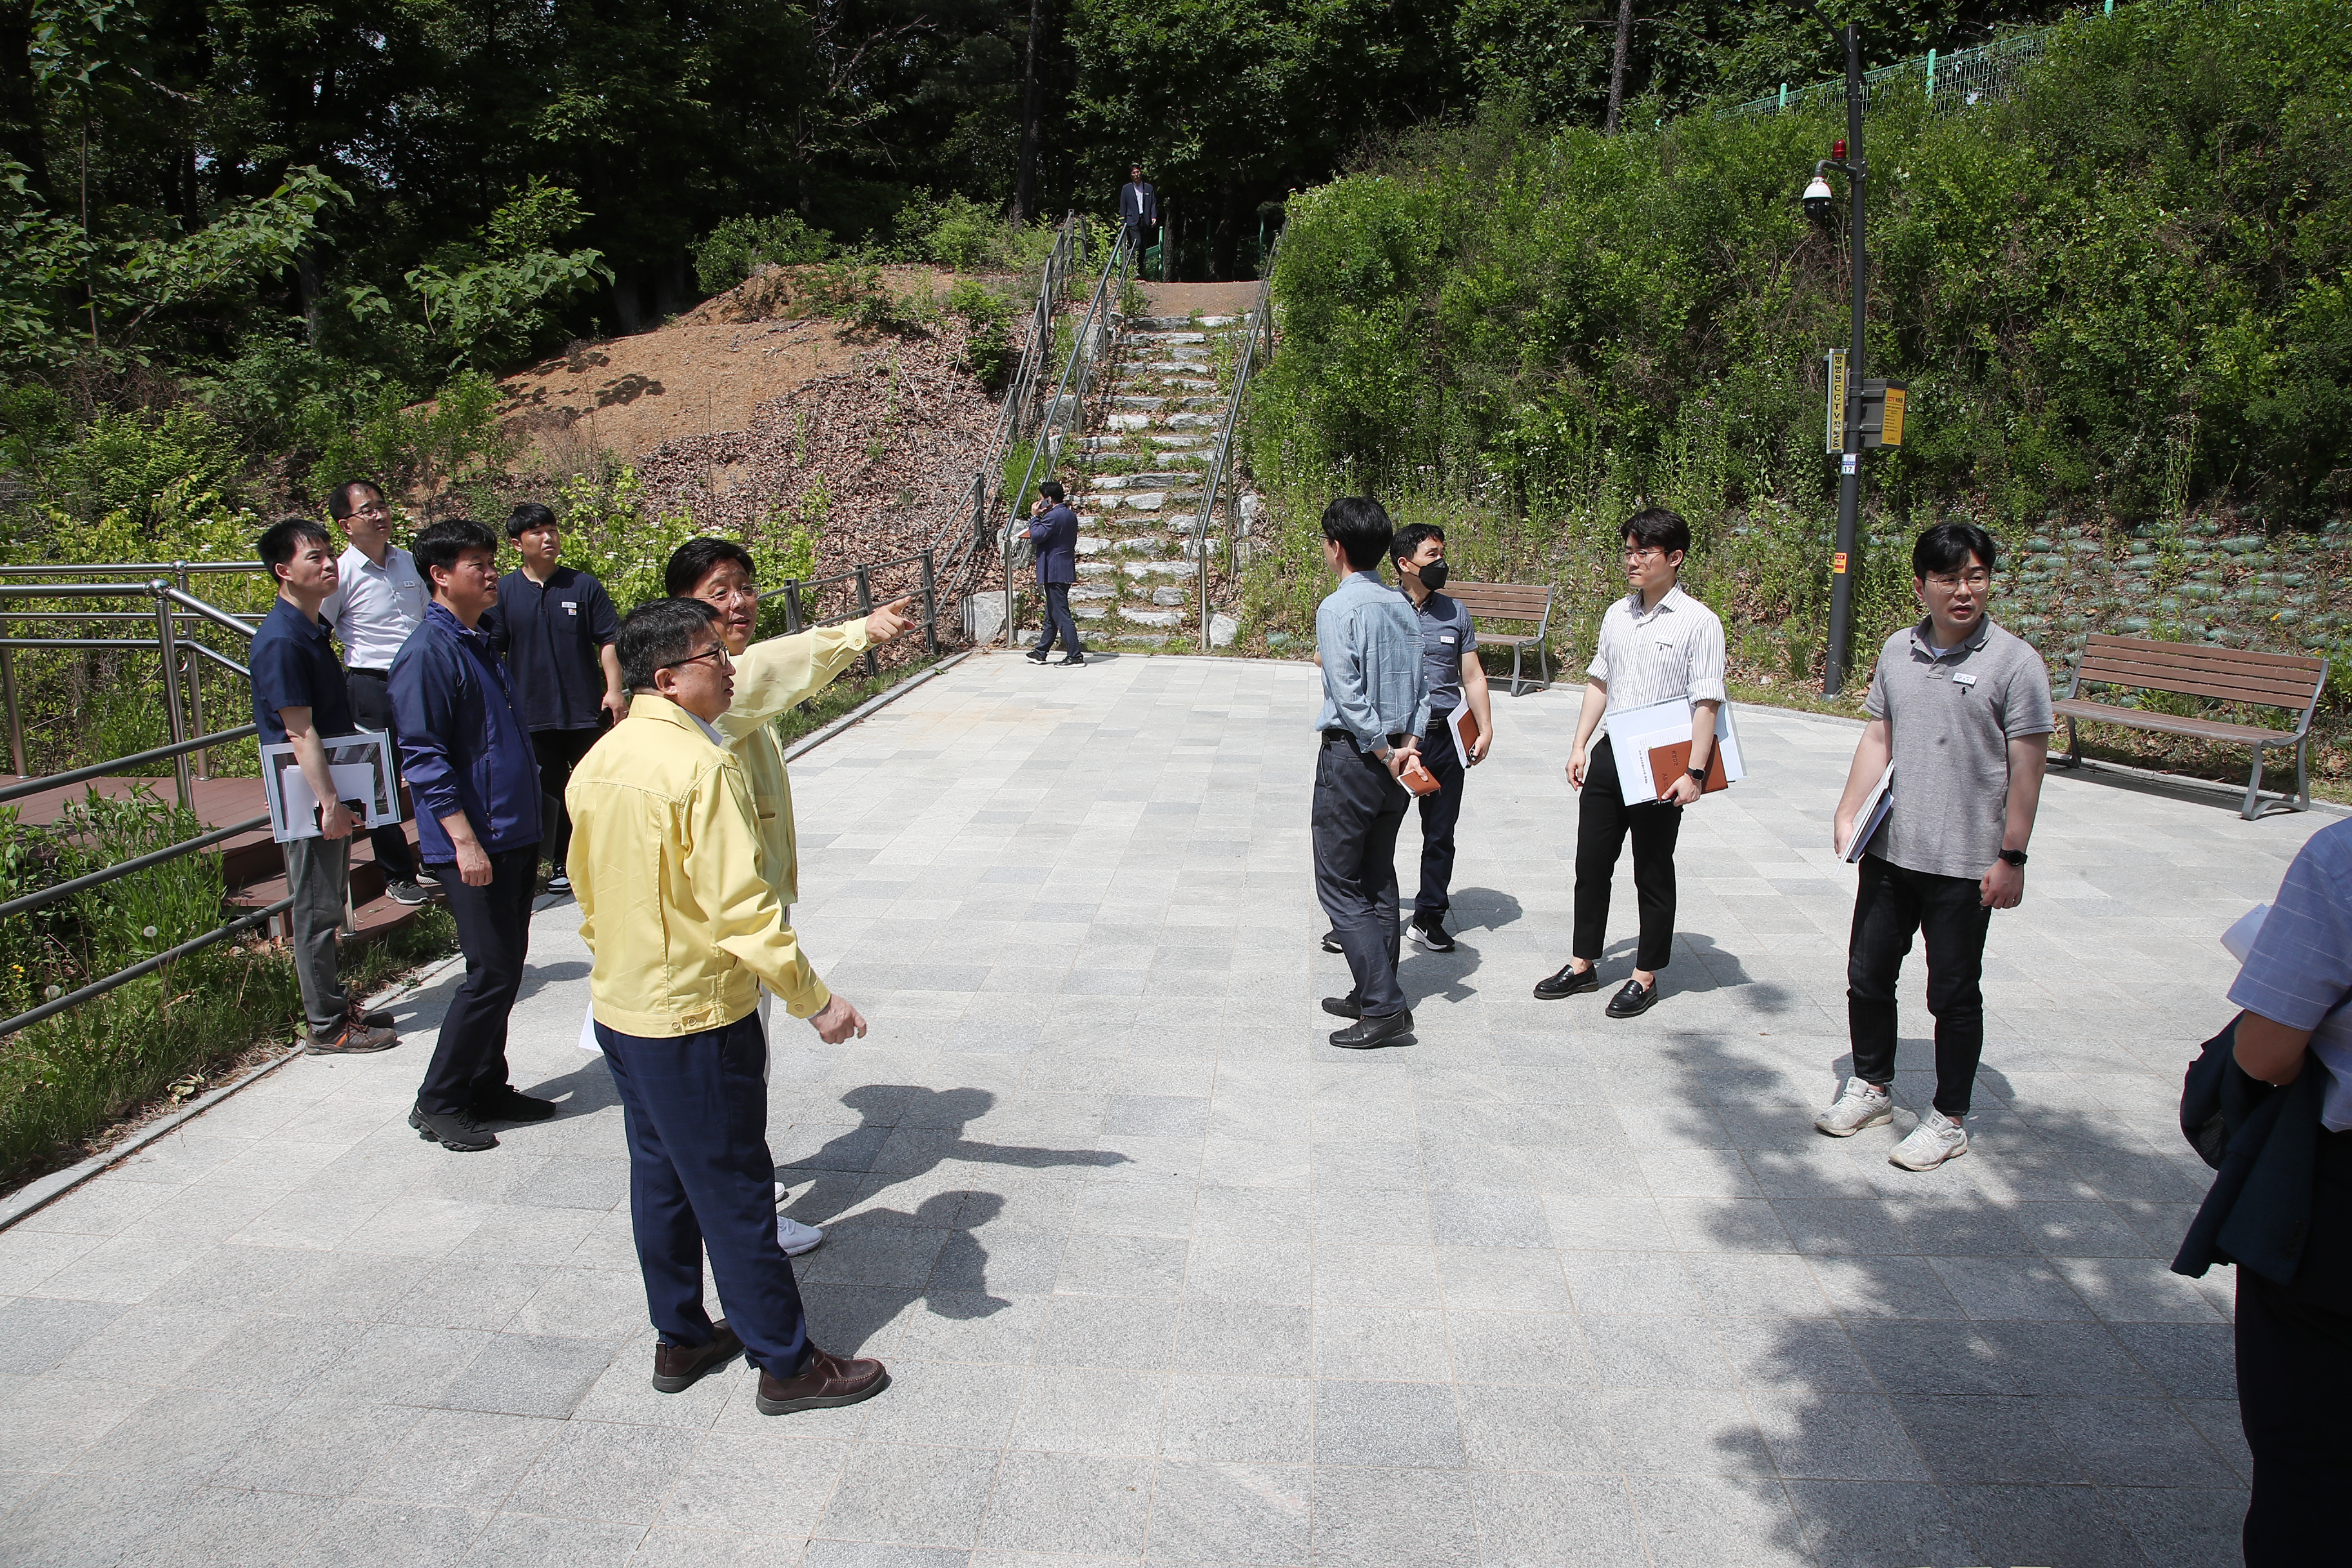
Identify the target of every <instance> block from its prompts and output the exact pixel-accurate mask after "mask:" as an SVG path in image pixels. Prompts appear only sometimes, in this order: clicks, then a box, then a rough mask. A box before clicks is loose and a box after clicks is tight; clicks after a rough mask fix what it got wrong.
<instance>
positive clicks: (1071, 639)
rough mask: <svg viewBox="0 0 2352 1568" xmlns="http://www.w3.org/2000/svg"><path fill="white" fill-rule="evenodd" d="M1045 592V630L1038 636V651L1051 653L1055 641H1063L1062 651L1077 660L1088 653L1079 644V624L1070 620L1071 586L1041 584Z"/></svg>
mask: <svg viewBox="0 0 2352 1568" xmlns="http://www.w3.org/2000/svg"><path fill="white" fill-rule="evenodd" d="M1037 585H1038V586H1039V587H1041V588H1043V589H1045V630H1044V631H1042V632H1040V633H1038V634H1037V651H1038V652H1039V653H1051V652H1052V651H1053V650H1054V639H1055V637H1060V638H1061V639H1062V651H1063V652H1064V653H1065V654H1066V655H1068V656H1069V657H1071V658H1080V657H1082V656H1083V655H1084V654H1085V653H1086V651H1087V650H1086V649H1085V648H1084V647H1081V646H1079V643H1078V624H1077V622H1076V621H1074V620H1072V619H1071V618H1070V585H1069V584H1067V583H1040V584H1037Z"/></svg>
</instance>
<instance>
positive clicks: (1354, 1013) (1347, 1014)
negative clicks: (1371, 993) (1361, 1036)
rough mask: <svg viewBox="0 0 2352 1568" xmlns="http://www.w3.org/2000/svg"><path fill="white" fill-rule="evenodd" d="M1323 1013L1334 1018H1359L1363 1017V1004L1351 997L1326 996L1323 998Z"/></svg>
mask: <svg viewBox="0 0 2352 1568" xmlns="http://www.w3.org/2000/svg"><path fill="white" fill-rule="evenodd" d="M1323 1011H1325V1012H1326V1013H1328V1014H1330V1015H1331V1016H1333V1017H1334V1018H1360V1017H1362V1016H1364V1007H1363V1004H1362V1003H1360V1002H1358V1001H1357V1000H1356V999H1355V998H1354V997H1353V996H1326V997H1324V998H1323Z"/></svg>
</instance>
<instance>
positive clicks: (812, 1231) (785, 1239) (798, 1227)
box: [776, 1215, 824, 1258]
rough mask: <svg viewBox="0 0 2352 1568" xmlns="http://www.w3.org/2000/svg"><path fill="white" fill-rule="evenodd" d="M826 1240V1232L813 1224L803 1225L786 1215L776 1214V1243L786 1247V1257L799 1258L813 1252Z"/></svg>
mask: <svg viewBox="0 0 2352 1568" xmlns="http://www.w3.org/2000/svg"><path fill="white" fill-rule="evenodd" d="M823 1241H824V1232H823V1231H821V1230H819V1229H817V1227H816V1226H813V1225H803V1224H802V1223H801V1222H800V1221H798V1220H796V1219H793V1218H791V1217H790V1216H788V1215H777V1216H776V1244H777V1245H778V1246H780V1247H782V1248H783V1249H784V1256H785V1257H786V1258H798V1257H799V1256H800V1255H801V1254H802V1253H803V1252H813V1251H814V1250H815V1249H816V1247H818V1245H819V1244H820V1243H822V1242H823Z"/></svg>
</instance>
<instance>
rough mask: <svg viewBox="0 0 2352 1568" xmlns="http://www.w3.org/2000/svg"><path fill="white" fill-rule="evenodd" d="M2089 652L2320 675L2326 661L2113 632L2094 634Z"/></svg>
mask: <svg viewBox="0 0 2352 1568" xmlns="http://www.w3.org/2000/svg"><path fill="white" fill-rule="evenodd" d="M2083 646H2084V649H2085V650H2086V651H2087V650H2089V649H2092V648H2102V647H2106V648H2119V649H2125V650H2128V651H2131V652H2137V653H2144V654H2150V655H2156V656H2160V657H2163V658H2187V659H2206V660H2213V661H2217V662H2223V663H2228V664H2231V665H2242V666H2245V667H2247V668H2254V669H2265V668H2267V669H2292V670H2297V671H2302V672H2305V673H2307V674H2310V675H2314V676H2316V675H2317V674H2318V673H2319V670H2320V667H2321V665H2322V664H2324V663H2325V662H2326V661H2325V660H2323V659H2320V658H2316V657H2315V656H2313V655H2311V654H2307V653H2257V652H2255V651H2254V650H2252V649H2251V648H2235V647H2192V646H2191V645H2189V644H2188V643H2179V642H2161V641H2158V639H2156V638H2154V637H2117V636H2116V635H2115V634H2114V633H2112V632H2093V633H2092V634H2091V635H2090V636H2089V637H2086V638H2085V639H2084V645H2083Z"/></svg>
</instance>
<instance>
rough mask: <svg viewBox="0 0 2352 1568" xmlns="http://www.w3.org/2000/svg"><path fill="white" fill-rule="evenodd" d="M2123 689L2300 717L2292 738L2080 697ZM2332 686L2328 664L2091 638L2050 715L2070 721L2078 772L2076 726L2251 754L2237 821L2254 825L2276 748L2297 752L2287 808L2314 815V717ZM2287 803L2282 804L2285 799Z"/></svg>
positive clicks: (2069, 748) (2072, 760)
mask: <svg viewBox="0 0 2352 1568" xmlns="http://www.w3.org/2000/svg"><path fill="white" fill-rule="evenodd" d="M2086 680H2087V681H2091V682H2093V683H2095V684H2097V685H2101V686H2116V687H2126V688H2129V689H2134V690H2138V691H2171V692H2177V693H2179V694H2181V695H2183V696H2189V697H2210V698H2214V699H2216V700H2220V701H2223V702H2242V703H2252V704H2254V705H2256V706H2260V707H2266V708H2285V709H2290V710H2294V713H2295V721H2294V729H2292V730H2265V729H2263V728H2261V727H2260V726H2258V725H2253V724H2225V723H2222V722H2221V721H2219V720H2215V719H2176V718H2174V717H2173V716H2172V715H2171V714H2169V713H2150V712H2147V711H2146V710H2142V709H2138V708H2121V707H2117V706H2116V705H2115V704H2113V703H2107V702H2091V701H2087V700H2084V699H2082V698H2079V697H2077V696H2076V695H2075V693H2076V692H2078V691H2080V690H2081V689H2082V687H2083V683H2084V681H2086ZM2326 684H2327V661H2326V659H2324V658H2311V657H2309V656H2307V655H2302V654H2277V653H2246V652H2243V651H2242V650H2240V649H2238V648H2233V647H2198V646H2196V645H2194V644H2190V643H2177V642H2156V641H2152V640H2151V639H2149V638H2147V637H2108V636H2106V635H2105V634H2104V633H2100V632H2094V633H2092V634H2091V637H2090V638H2089V640H2087V641H2086V642H2085V643H2084V645H2083V652H2082V655H2081V657H2080V658H2076V659H2075V660H2074V679H2072V680H2070V681H2068V682H2067V683H2066V695H2065V698H2064V699H2063V700H2061V701H2059V702H2058V703H2056V704H2055V705H2054V706H2053V711H2054V712H2055V713H2056V714H2057V715H2058V717H2060V718H2061V719H2063V720H2065V721H2066V765H2067V766H2068V767H2070V768H2072V767H2080V766H2081V765H2082V763H2083V757H2082V752H2081V748H2080V747H2079V746H2078V745H2077V743H2076V742H2075V739H2074V724H2075V721H2077V720H2095V721H2097V722H2099V723H2102V724H2123V725H2126V726H2128V727H2130V728H2131V729H2134V730H2156V731H2162V732H2163V733H2165V734H2168V735H2188V736H2190V737H2193V738H2194V739H2197V740H2200V741H2227V742H2236V743H2237V744H2239V745H2245V746H2252V747H2253V749H2254V771H2253V774H2252V777H2250V778H2249V779H2248V780H2247V781H2246V804H2245V806H2244V808H2243V809H2242V810H2241V811H2240V812H2239V814H2238V815H2239V816H2242V817H2244V818H2245V819H2246V820H2247V821H2249V822H2252V820H2253V819H2254V816H2255V815H2256V814H2257V813H2258V812H2259V811H2260V810H2261V809H2262V792H2263V750H2264V749H2265V748H2267V747H2271V746H2284V745H2288V744H2290V743H2291V744H2293V745H2294V784H2295V796H2294V799H2293V800H2291V801H2288V803H2287V804H2288V805H2291V806H2293V807H2294V809H2295V810H2298V811H2308V810H2310V809H2311V778H2310V774H2309V773H2308V772H2307V771H2306V759H2305V752H2306V751H2307V749H2308V747H2309V745H2310V740H2311V715H2312V711H2313V710H2315V709H2316V708H2317V707H2318V706H2319V692H2320V689H2321V688H2322V687H2324V686H2326ZM2281 798H2284V797H2281Z"/></svg>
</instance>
